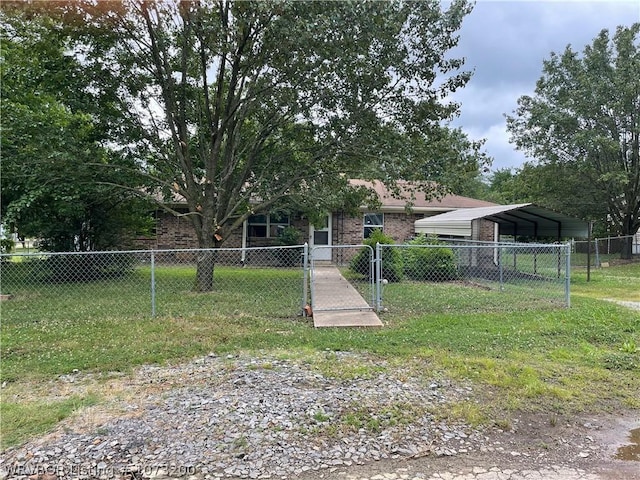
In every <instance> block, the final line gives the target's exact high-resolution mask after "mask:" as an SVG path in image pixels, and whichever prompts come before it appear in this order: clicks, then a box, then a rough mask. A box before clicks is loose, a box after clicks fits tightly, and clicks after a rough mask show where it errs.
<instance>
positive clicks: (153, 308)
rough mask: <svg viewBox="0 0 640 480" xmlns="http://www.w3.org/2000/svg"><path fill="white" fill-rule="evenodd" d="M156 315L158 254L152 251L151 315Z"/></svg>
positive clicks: (153, 316)
mask: <svg viewBox="0 0 640 480" xmlns="http://www.w3.org/2000/svg"><path fill="white" fill-rule="evenodd" d="M155 316H156V255H155V253H154V252H153V251H152V252H151V317H152V318H155Z"/></svg>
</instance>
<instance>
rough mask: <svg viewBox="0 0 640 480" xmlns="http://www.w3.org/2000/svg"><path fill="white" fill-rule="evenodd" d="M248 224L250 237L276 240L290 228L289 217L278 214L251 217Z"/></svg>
mask: <svg viewBox="0 0 640 480" xmlns="http://www.w3.org/2000/svg"><path fill="white" fill-rule="evenodd" d="M247 224H248V225H247V226H248V229H247V230H248V234H249V237H262V238H275V237H277V236H278V235H280V233H281V232H282V230H284V229H285V228H286V227H288V226H289V216H288V215H284V214H278V213H272V214H271V215H262V214H261V215H251V216H250V217H249V220H248V221H247Z"/></svg>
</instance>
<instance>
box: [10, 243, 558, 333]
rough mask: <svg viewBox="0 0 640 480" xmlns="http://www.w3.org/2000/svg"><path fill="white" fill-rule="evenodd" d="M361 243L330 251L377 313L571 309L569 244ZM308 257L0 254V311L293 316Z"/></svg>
mask: <svg viewBox="0 0 640 480" xmlns="http://www.w3.org/2000/svg"><path fill="white" fill-rule="evenodd" d="M365 248H369V247H363V246H356V245H354V246H341V247H340V252H339V253H341V256H342V257H344V258H345V259H346V258H348V260H345V261H344V262H342V263H339V264H338V265H337V266H338V268H340V270H341V272H342V273H343V275H344V277H345V278H346V279H347V280H348V281H349V283H350V285H351V286H353V287H354V288H356V289H357V290H358V291H360V292H361V294H362V296H363V298H365V299H366V300H367V302H368V301H369V299H371V307H372V308H374V309H376V310H378V311H380V310H382V309H388V310H390V311H394V312H400V313H402V312H412V311H416V312H417V311H429V312H439V311H452V310H455V311H496V310H504V311H515V310H518V309H522V308H531V307H535V308H539V307H541V306H545V305H549V306H552V307H558V306H568V305H569V272H570V268H569V259H570V248H569V245H529V244H438V245H378V246H377V248H376V249H375V252H374V254H373V255H372V254H371V253H370V252H371V250H370V249H369V250H368V251H367V252H366V253H365V254H363V255H359V252H360V250H361V249H365ZM205 254H206V255H205ZM205 257H206V258H209V259H210V260H212V263H211V264H210V268H211V271H212V276H211V284H210V288H208V289H204V290H205V291H203V289H202V283H201V275H200V274H199V273H198V270H199V269H203V268H205V267H206V265H203V264H202V259H203V258H205ZM358 262H360V263H362V265H359V263H358ZM313 263H314V260H313V249H310V248H309V247H308V246H307V245H299V246H292V247H268V248H245V249H224V248H220V249H213V250H160V251H158V250H156V251H120V252H90V253H30V254H2V255H0V293H1V294H3V298H10V300H9V301H3V302H2V317H3V320H9V321H14V320H15V321H41V320H52V321H65V319H68V318H77V317H78V316H79V315H81V316H83V317H86V318H95V319H96V320H97V319H104V318H109V317H117V318H130V319H132V320H133V319H136V318H141V317H148V316H150V315H151V316H156V315H163V316H171V317H175V318H183V317H190V316H194V317H195V316H201V317H206V318H213V319H215V318H217V317H223V316H224V317H225V318H242V317H249V316H253V317H255V316H257V317H267V318H291V317H294V316H296V315H300V314H302V313H303V312H304V307H305V305H306V304H307V303H309V302H310V298H309V297H310V294H311V293H312V292H311V289H310V285H309V278H310V267H311V265H312V264H313ZM199 264H200V265H199ZM333 264H334V265H335V264H336V262H335V261H334V262H333ZM205 271H206V270H205ZM200 273H202V271H201V272H200ZM205 284H206V283H205ZM338 306H339V307H342V306H341V305H338Z"/></svg>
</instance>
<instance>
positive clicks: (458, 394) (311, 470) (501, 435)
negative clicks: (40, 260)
mask: <svg viewBox="0 0 640 480" xmlns="http://www.w3.org/2000/svg"><path fill="white" fill-rule="evenodd" d="M330 355H331V357H330V358H331V359H332V361H335V362H336V368H337V369H338V371H339V369H340V365H341V364H344V365H348V364H349V362H350V361H351V360H353V359H354V358H356V357H357V360H358V362H359V363H360V364H362V363H363V362H364V363H365V365H368V368H365V369H364V372H365V374H363V375H362V376H361V377H350V376H348V375H345V376H340V375H337V376H325V375H323V374H322V373H320V371H318V370H317V369H314V368H312V367H311V366H309V365H306V364H305V363H304V362H303V361H302V360H287V359H278V358H273V357H264V358H248V357H235V356H228V357H222V358H221V357H218V356H215V355H209V356H207V357H204V358H200V359H197V360H195V361H193V362H190V363H186V364H181V365H175V366H167V367H159V366H147V367H143V368H140V369H139V370H137V371H136V373H135V374H133V375H132V376H125V377H122V378H121V379H117V378H116V379H115V380H114V379H113V378H112V379H110V380H108V381H107V382H108V388H109V389H110V390H112V391H113V392H114V394H113V397H112V399H111V400H110V401H108V402H105V403H102V404H101V405H99V406H97V407H92V408H89V409H87V410H85V411H84V412H82V414H80V415H76V416H74V417H73V418H70V419H67V420H65V421H64V422H63V423H62V424H61V425H60V427H59V428H58V429H57V430H56V431H55V432H54V433H52V434H50V435H47V436H45V437H43V438H40V439H38V440H35V441H33V442H30V443H28V444H26V445H23V446H21V447H19V448H12V449H9V450H7V451H4V452H2V458H1V459H0V479H5V478H18V479H19V478H31V479H32V480H35V479H41V480H54V479H56V478H58V479H64V480H70V479H76V478H77V479H80V478H83V479H93V478H118V479H122V480H125V479H127V480H133V479H142V478H164V477H169V478H192V479H204V478H252V479H253V478H283V479H294V478H299V479H316V478H340V479H345V480H355V479H361V478H376V479H378V478H379V479H381V480H382V479H385V478H386V479H394V478H397V479H401V478H411V479H413V478H433V479H436V478H473V479H476V478H477V479H478V480H481V479H489V480H490V479H492V478H496V479H498V478H510V479H516V478H545V477H518V476H516V473H517V472H522V471H529V470H527V469H528V468H529V467H530V465H531V464H532V462H533V461H534V460H536V461H537V460H539V459H541V458H542V460H543V465H544V466H545V467H544V468H552V470H553V469H554V468H555V469H562V468H564V469H565V473H566V472H569V471H570V470H571V471H575V472H577V473H580V472H582V473H580V475H582V474H583V473H584V475H587V473H588V471H587V470H584V467H585V465H587V466H588V465H591V464H590V463H589V462H594V461H595V463H594V465H595V466H602V465H609V466H610V465H614V467H612V468H618V467H616V465H618V466H619V467H620V468H625V469H626V468H627V467H628V465H626V464H625V465H622V464H621V463H615V462H613V463H611V462H610V461H609V458H610V457H608V456H607V455H605V452H604V450H603V448H602V445H601V444H599V443H598V442H597V440H596V436H597V430H599V429H590V427H588V426H584V425H583V426H582V427H581V428H580V429H578V430H576V431H574V430H572V429H565V430H568V431H570V432H571V433H570V434H568V436H567V437H566V438H568V439H569V440H568V441H567V442H565V444H563V443H562V442H556V441H555V440H549V438H547V437H544V435H542V434H540V435H539V436H540V438H543V437H544V438H545V440H536V442H538V443H535V442H534V443H531V441H529V440H531V439H529V440H527V438H526V435H525V434H527V432H528V434H530V433H531V430H532V426H531V424H528V426H527V424H526V421H522V420H516V421H515V423H514V426H513V427H514V428H513V431H509V432H505V431H502V430H500V429H497V428H472V427H470V426H468V425H464V424H461V423H450V422H447V421H445V420H444V418H445V415H442V413H444V412H446V411H447V409H449V408H450V407H451V406H452V405H453V404H454V403H458V402H461V401H467V402H473V401H474V390H473V388H472V387H471V386H469V385H459V384H454V383H452V382H450V381H447V380H444V379H441V378H431V379H427V380H425V379H417V378H413V377H412V376H405V375H403V371H402V369H401V368H398V367H393V368H392V367H390V366H388V365H386V364H384V363H380V362H379V361H377V360H373V359H366V358H364V357H359V356H356V355H354V354H350V353H344V352H335V353H334V352H331V353H330ZM367 362H368V363H367ZM98 380H99V379H98ZM96 381H97V379H95V378H92V377H91V375H83V374H82V373H81V372H78V373H77V374H75V375H67V376H63V377H61V378H60V379H59V381H58V384H57V386H56V385H54V386H53V387H54V388H58V389H60V390H64V391H65V392H67V393H68V392H69V391H70V390H73V389H83V388H84V389H86V388H87V385H88V384H92V382H93V383H95V382H96ZM109 382H110V383H109ZM103 384H104V381H103ZM541 422H542V424H544V422H548V420H541ZM546 425H547V426H548V423H546ZM561 430H562V429H561V428H560V429H558V430H556V431H555V432H553V435H556V434H559V432H560V431H561ZM592 430H593V431H592ZM523 435H525V436H523ZM553 435H552V438H553ZM563 435H564V434H563ZM543 442H551V447H552V448H551V450H549V446H548V445H549V444H548V443H547V446H546V447H545V446H543V445H542V443H543ZM497 458H501V459H502V460H500V462H502V464H500V465H495V464H493V463H491V462H489V463H487V462H485V463H484V464H482V463H481V462H480V461H481V460H488V459H497ZM469 459H477V460H473V461H474V462H475V463H474V464H473V465H468V464H467V463H466V462H467V461H469ZM492 461H493V460H492ZM425 462H427V463H425ZM438 462H439V463H438ZM443 462H444V463H443ZM446 462H448V463H446ZM507 463H508V464H510V465H511V466H508V468H507V467H506V465H507ZM421 465H422V466H423V467H420V466H421ZM425 465H431V466H425ZM435 465H440V466H439V467H437V468H442V469H447V468H449V467H451V468H453V466H455V468H457V470H455V469H454V470H451V471H449V470H442V473H447V474H450V476H441V477H438V476H433V475H435V473H433V471H431V470H430V469H431V468H432V467H433V468H436V467H435ZM503 466H505V467H504V468H506V470H508V471H510V472H511V473H512V474H513V475H512V476H506V477H505V476H499V475H497V474H498V473H504V471H506V470H503ZM634 466H635V465H632V467H634ZM638 466H640V463H638ZM419 467H420V468H423V470H422V471H421V470H419ZM462 467H464V468H466V469H467V470H466V471H465V470H461V469H460V468H462ZM474 468H475V469H476V470H475V471H474V470H473V469H474ZM536 468H537V470H536V471H540V468H542V467H536ZM492 469H493V470H492ZM496 469H497V470H496ZM552 470H549V472H552ZM554 471H555V470H554ZM631 471H632V472H633V468H632V469H631ZM638 471H639V473H640V469H639V470H638ZM430 472H431V473H430ZM456 472H458V473H456ZM432 473H433V475H432ZM38 475H39V476H38ZM47 475H48V476H47ZM376 475H379V476H378V477H376ZM380 475H381V476H380ZM385 475H386V476H385ZM430 475H431V476H430ZM438 475H439V473H438ZM451 475H453V476H451ZM455 475H459V476H458V477H455ZM462 475H471V476H470V477H463V476H462ZM482 475H484V476H482ZM549 475H551V473H549ZM593 475H596V474H595V473H594V474H593ZM549 478H563V477H557V476H556V477H549ZM567 478H569V477H567ZM571 478H573V477H571ZM575 478H576V479H578V478H585V479H587V478H589V479H596V478H605V477H598V476H593V477H589V476H582V477H575ZM607 478H608V477H607ZM612 478H615V477H612ZM618 478H640V475H638V476H637V477H618Z"/></svg>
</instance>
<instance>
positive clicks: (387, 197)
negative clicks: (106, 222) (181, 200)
mask: <svg viewBox="0 0 640 480" xmlns="http://www.w3.org/2000/svg"><path fill="white" fill-rule="evenodd" d="M351 183H352V184H354V185H365V186H368V187H370V188H372V189H373V190H374V191H375V193H376V195H377V196H378V199H379V200H380V205H381V206H380V208H378V209H377V210H375V211H371V210H369V209H367V208H365V207H362V208H361V209H360V213H359V214H358V215H356V216H354V215H349V214H346V213H345V212H340V211H337V212H332V213H331V214H328V215H327V216H326V218H325V221H324V224H323V225H320V226H319V225H312V224H310V222H309V221H308V219H307V218H304V217H303V216H301V215H278V214H271V215H267V214H257V215H253V216H251V217H250V218H249V219H248V220H247V221H245V222H244V225H243V227H242V228H241V229H238V231H236V232H232V233H231V235H230V236H229V237H228V238H227V239H226V241H225V242H224V244H223V247H225V248H232V247H243V248H247V247H261V246H268V245H274V244H277V240H278V233H279V232H280V231H282V229H284V228H285V227H288V226H292V227H294V228H296V229H298V230H299V231H300V233H301V234H302V241H303V242H308V243H309V245H310V246H311V247H313V246H319V245H358V244H361V243H362V242H363V240H364V239H365V238H367V237H368V236H369V235H370V233H371V232H372V231H373V230H374V229H381V230H382V231H383V232H384V233H385V234H387V235H389V236H390V237H392V238H393V239H394V240H395V241H396V242H399V243H400V242H403V241H405V240H408V239H410V238H412V237H413V236H415V227H414V222H415V221H416V220H419V219H422V218H425V217H429V216H433V215H438V214H441V213H444V212H450V211H453V210H458V209H464V208H478V207H487V206H492V205H495V204H494V203H491V202H486V201H483V200H476V199H473V198H468V197H462V196H459V195H445V196H444V197H442V198H440V199H429V198H426V197H425V195H424V194H423V193H420V192H417V193H416V194H415V198H413V199H412V203H413V206H412V208H411V211H410V212H408V211H407V209H406V204H407V200H408V199H409V194H407V196H406V198H404V197H403V198H397V197H395V196H393V195H392V194H391V192H390V191H389V190H388V189H387V188H386V187H385V186H384V185H383V184H382V183H380V182H365V181H362V180H351ZM185 211H186V207H185ZM473 237H474V238H473V239H474V240H489V241H493V240H494V239H495V238H496V237H495V224H494V223H493V222H490V221H483V222H481V226H480V228H479V229H477V231H476V232H474V235H473ZM141 243H142V244H143V245H144V247H145V248H150V249H161V250H162V249H177V248H180V249H182V248H197V246H198V242H197V239H196V236H195V232H194V231H193V227H192V225H191V222H190V221H189V219H188V218H187V217H180V216H174V215H171V214H169V213H166V212H164V211H158V212H157V214H156V231H155V236H154V237H152V238H147V239H144V240H142V242H141Z"/></svg>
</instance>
